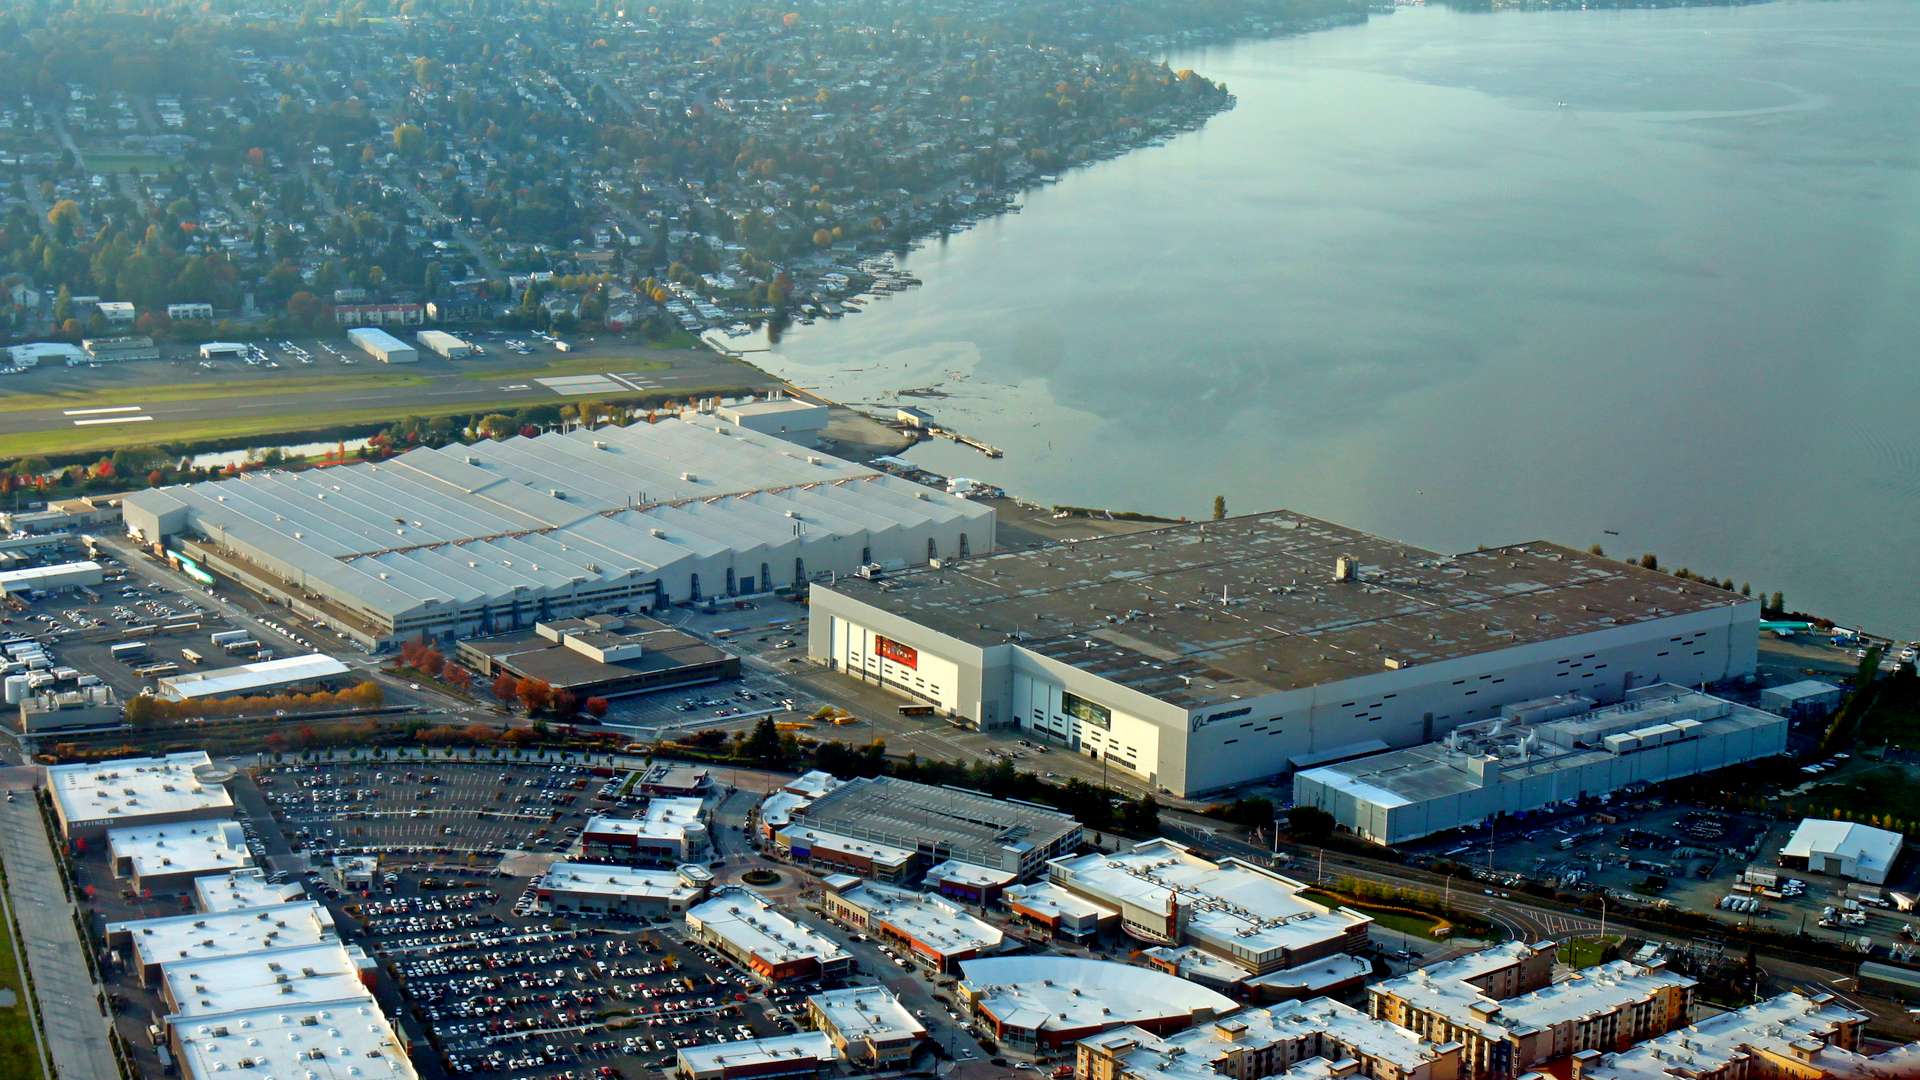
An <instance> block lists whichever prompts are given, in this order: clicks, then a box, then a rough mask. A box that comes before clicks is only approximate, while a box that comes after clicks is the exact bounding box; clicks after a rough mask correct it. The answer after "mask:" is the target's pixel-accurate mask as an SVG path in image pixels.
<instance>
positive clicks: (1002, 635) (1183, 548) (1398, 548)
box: [808, 511, 1760, 795]
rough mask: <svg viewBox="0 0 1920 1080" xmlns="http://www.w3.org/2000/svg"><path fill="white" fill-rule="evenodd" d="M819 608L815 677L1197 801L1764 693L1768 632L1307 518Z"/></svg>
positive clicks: (1235, 525) (1647, 595)
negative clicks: (1529, 726)
mask: <svg viewBox="0 0 1920 1080" xmlns="http://www.w3.org/2000/svg"><path fill="white" fill-rule="evenodd" d="M811 607H812V616H811V621H810V624H809V630H808V651H809V654H810V655H811V656H812V657H813V658H814V659H815V660H817V661H819V662H821V663H825V664H829V665H831V666H832V667H833V668H835V669H836V670H839V671H843V672H845V673H846V674H848V675H850V676H852V677H854V678H857V679H861V680H863V681H866V682H869V683H872V684H875V685H878V686H882V687H885V688H887V689H889V690H892V691H894V692H896V693H899V694H901V695H903V696H906V697H911V698H914V699H917V700H920V701H925V702H928V703H930V704H932V705H934V706H935V707H936V708H937V709H939V710H940V711H942V712H943V713H945V714H947V715H950V716H952V717H954V718H956V719H958V720H960V721H963V722H965V723H967V724H969V725H972V726H977V727H980V728H986V729H994V728H1010V727H1017V728H1020V729H1023V730H1025V731H1027V732H1030V733H1031V734H1032V735H1033V736H1034V737H1036V738H1040V739H1044V740H1047V741H1048V742H1051V743H1053V744H1056V745H1060V746H1064V747H1068V748H1071V749H1073V750H1074V751H1076V752H1079V753H1082V754H1087V755H1091V756H1094V757H1097V758H1099V759H1101V760H1102V761H1104V762H1107V763H1110V764H1111V766H1112V767H1114V768H1116V769H1120V770H1123V771H1124V772H1126V773H1128V774H1131V775H1134V776H1138V777H1141V778H1144V779H1146V780H1147V781H1149V782H1150V783H1153V784H1156V785H1158V786H1160V787H1162V788H1165V789H1166V790H1168V791H1170V792H1172V793H1174V794H1177V795H1192V794H1198V793H1202V792H1209V791H1216V790H1219V789H1222V788H1226V787H1230V786H1232V785H1234V784H1237V783H1243V782H1246V781H1249V780H1257V779H1260V778H1264V777H1269V776H1273V775H1275V774H1278V773H1283V772H1286V771H1289V770H1293V769H1304V768H1311V767H1312V766H1314V765H1316V764H1320V763H1323V762H1327V761H1334V760H1340V759H1344V758H1349V757H1354V756H1357V755H1359V754H1362V753H1368V752H1374V751H1379V750H1386V749H1389V748H1392V747H1403V746H1413V745H1417V744H1420V743H1424V742H1430V741H1432V740H1434V739H1436V738H1439V737H1440V736H1442V735H1445V734H1446V733H1447V732H1448V731H1450V730H1452V729H1453V728H1455V727H1458V726H1459V725H1461V724H1465V723H1469V722H1472V721H1476V720H1483V719H1487V718H1489V717H1493V716H1496V715H1498V712H1499V710H1500V707H1501V706H1503V705H1506V704H1509V703H1511V702H1515V701H1522V700H1526V699H1530V698H1539V697H1547V696H1550V695H1555V694H1569V693H1577V694H1583V695H1586V696H1588V697H1591V698H1593V699H1594V700H1595V701H1598V702H1614V701H1619V700H1620V699H1621V698H1622V697H1623V696H1624V695H1625V694H1626V693H1627V692H1628V691H1629V690H1634V689H1637V688H1640V687H1645V686H1649V685H1654V684H1658V683H1663V682H1670V683H1678V684H1681V685H1699V684H1701V683H1711V682H1718V681H1720V680H1723V679H1728V678H1734V677H1737V676H1740V675H1745V674H1749V673H1751V672H1752V671H1753V669H1754V664H1755V656H1756V645H1755V642H1756V639H1757V634H1758V624H1759V619H1760V605H1759V604H1758V602H1756V601H1753V600H1747V599H1743V598H1741V597H1739V596H1737V595H1732V594H1729V593H1727V592H1726V591H1724V590H1722V589H1718V588H1714V587H1712V586H1708V585H1703V584H1700V583H1697V582H1692V581H1687V580H1682V579H1678V578H1674V577H1672V576H1669V575H1666V574H1661V573H1657V572H1654V571H1650V570H1643V569H1640V568H1637V567H1634V566H1630V565H1623V564H1622V563H1620V562H1618V561H1616V560H1611V559H1606V558H1602V557H1598V556H1594V555H1587V554H1583V553H1580V552H1576V551H1571V550H1569V549H1567V548H1563V547H1560V546H1558V545H1554V544H1547V543H1531V544H1517V545H1512V546H1507V547H1499V548H1490V549H1485V550H1481V551H1474V552H1468V553H1465V554H1461V555H1439V554H1435V553H1433V552H1429V551H1422V550H1420V549H1418V548H1414V547H1411V546H1409V545H1406V544H1401V543H1396V542H1394V541H1390V540H1384V539H1381V538H1379V537H1374V536H1369V535H1367V534H1365V533H1361V532H1357V531H1355V530H1352V529H1348V528H1343V527H1341V526H1338V525H1333V524H1330V523H1328V522H1324V521H1318V520H1315V519H1313V518H1308V517H1304V516H1302V515H1299V514H1294V513H1290V512H1286V511H1277V512H1274V513H1267V514H1257V515H1252V516H1249V517H1241V518H1232V519H1228V520H1225V521H1216V522H1211V523H1206V524H1195V525H1178V526H1172V527H1169V528H1165V529H1159V530H1154V531H1149V532H1141V533H1134V534H1131V535H1125V536H1111V537H1101V538H1096V539H1089V540H1082V541H1080V542H1078V543H1074V544H1070V545H1053V546H1047V547H1042V548H1038V549H1035V550H1029V551H1017V552H1003V553H999V554H995V555H992V556H988V557H986V558H976V559H972V560H968V561H966V562H965V563H963V564H960V565H957V566H944V565H943V566H941V567H937V568H934V567H929V568H926V569H921V570H914V571H910V572H905V573H898V574H893V573H889V574H882V575H877V576H873V577H868V578H859V579H843V580H840V581H838V582H834V583H831V584H825V583H819V582H816V583H815V584H814V586H813V599H812V605H811Z"/></svg>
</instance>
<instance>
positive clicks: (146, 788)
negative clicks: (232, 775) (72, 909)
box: [47, 750, 233, 840]
mask: <svg viewBox="0 0 1920 1080" xmlns="http://www.w3.org/2000/svg"><path fill="white" fill-rule="evenodd" d="M212 769H213V761H212V759H211V758H209V757H208V756H207V752H206V751H205V750H189V751H184V752H181V753H178V754H168V755H167V756H165V757H144V758H119V759H117V760H113V761H88V762H80V763H77V764H73V765H49V766H48V767H47V790H48V791H49V792H50V793H51V794H52V796H53V813H54V816H55V817H56V818H58V819H59V822H60V832H61V835H63V836H64V837H65V838H66V839H68V840H75V839H81V840H84V839H90V838H94V837H99V836H101V835H103V834H104V833H105V832H106V831H107V830H108V829H111V828H120V827H123V826H127V825H159V824H164V823H167V822H172V821H204V820H210V819H226V818H230V817H232V816H233V797H232V796H231V795H229V794H227V789H226V787H225V785H223V784H220V783H216V782H213V781H211V780H208V781H203V780H202V779H201V775H202V773H204V772H209V771H210V770H212Z"/></svg>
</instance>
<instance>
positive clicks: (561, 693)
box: [553, 689, 580, 720]
mask: <svg viewBox="0 0 1920 1080" xmlns="http://www.w3.org/2000/svg"><path fill="white" fill-rule="evenodd" d="M579 711H580V698H579V696H578V695H577V694H575V693H574V692H573V691H571V690H567V689H560V690H555V691H554V692H553V715H555V716H558V717H560V718H561V719H562V720H565V719H567V718H568V717H571V716H573V715H574V714H575V713H577V712H579Z"/></svg>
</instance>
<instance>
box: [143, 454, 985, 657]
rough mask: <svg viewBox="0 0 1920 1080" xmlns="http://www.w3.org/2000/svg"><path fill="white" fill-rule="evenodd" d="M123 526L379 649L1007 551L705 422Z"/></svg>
mask: <svg viewBox="0 0 1920 1080" xmlns="http://www.w3.org/2000/svg"><path fill="white" fill-rule="evenodd" d="M124 514H125V520H126V526H127V531H128V532H129V533H130V534H131V535H133V536H134V537H136V538H138V539H139V540H141V541H142V542H144V543H147V544H155V545H158V544H168V545H172V546H173V547H174V548H177V549H178V550H180V551H182V552H183V553H185V554H186V555H188V556H189V557H190V558H192V559H194V560H195V561H196V562H198V563H199V564H200V565H202V566H204V567H206V568H207V569H208V570H210V571H213V572H216V573H220V574H224V575H225V576H227V577H229V578H232V579H234V580H236V581H239V582H240V583H242V584H243V585H245V586H247V587H248V588H251V589H253V590H255V591H257V592H261V593H264V594H266V595H269V596H272V597H274V598H276V599H281V600H284V601H286V602H287V603H289V604H291V605H292V606H293V608H294V609H295V610H296V611H298V612H300V613H301V614H302V615H303V616H305V617H308V618H316V619H323V620H325V621H327V622H328V623H329V624H331V625H333V626H334V627H336V628H338V629H340V630H342V631H344V632H346V633H348V634H349V635H351V636H352V637H353V638H354V639H356V640H358V641H360V642H361V643H362V644H365V645H368V646H370V647H376V648H377V647H380V646H383V645H388V644H391V643H393V642H394V641H397V640H399V639H402V638H408V637H415V636H419V635H422V634H426V635H445V634H456V635H468V634H476V633H491V632H500V631H506V630H514V629H520V628H523V627H531V626H532V625H534V624H535V623H536V622H545V621H552V620H554V619H560V618H566V617H569V616H574V615H582V616H584V615H594V614H600V613H604V612H609V611H621V610H646V609H648V608H651V607H654V606H657V605H659V604H664V603H677V602H683V601H688V600H699V599H702V598H703V597H721V596H736V595H742V594H750V593H756V592H765V591H771V590H773V589H775V588H785V587H793V586H801V585H804V584H805V583H806V582H808V581H809V580H811V579H813V578H816V577H826V576H828V575H831V574H839V575H852V574H855V573H858V572H861V570H862V568H863V567H869V566H880V567H900V568H904V567H908V566H911V565H914V564H920V563H926V562H927V561H928V560H929V559H934V558H941V557H945V558H954V557H961V556H966V555H968V554H970V553H974V552H985V551H989V550H991V549H992V548H993V543H994V512H993V509H992V508H991V507H988V506H985V505H982V504H980V503H974V502H969V501H967V500H965V499H962V498H958V497H956V496H952V495H948V494H945V493H943V492H938V491H934V490H933V489H931V488H927V487H923V486H921V485H919V484H914V483H910V482H908V481H906V480H902V479H899V478H898V477H894V476H889V475H887V474H885V473H882V472H877V471H875V470H873V469H868V468H865V467H863V466H859V465H854V464H852V463H850V462H846V461H842V460H840V459H838V458H834V457H829V456H827V455H825V454H821V453H817V452H812V451H808V450H804V449H802V448H800V447H798V446H795V445H794V444H792V443H790V442H786V441H784V440H782V439H779V438H776V437H774V436H771V435H763V434H759V433H757V432H753V431H747V430H744V429H741V428H736V427H734V426H732V425H730V424H724V423H722V422H720V421H717V420H714V419H711V418H709V417H691V418H685V419H672V420H664V421H661V422H660V423H657V424H635V425H633V426H631V427H624V428H622V427H602V428H597V429H591V430H589V429H577V430H574V431H570V432H565V433H553V434H548V435H541V436H538V437H535V438H530V439H529V438H519V437H515V438H511V439H507V440H504V441H501V442H480V443H475V444H473V445H470V446H450V447H447V448H445V449H432V448H426V447H422V448H420V449H416V450H412V451H409V452H407V453H405V454H402V455H400V456H399V457H396V458H394V459H392V460H390V461H384V462H379V463H377V464H366V465H354V466H347V467H340V468H332V469H312V470H307V471H304V472H286V471H278V470H276V471H269V472H256V473H249V474H246V475H244V476H240V477H236V478H234V479H230V480H218V481H209V482H205V483H199V484H185V485H176V486H171V487H163V488H154V489H152V490H148V491H141V492H137V493H135V494H132V495H129V496H128V497H127V500H126V503H125V507H124Z"/></svg>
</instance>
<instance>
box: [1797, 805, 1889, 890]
mask: <svg viewBox="0 0 1920 1080" xmlns="http://www.w3.org/2000/svg"><path fill="white" fill-rule="evenodd" d="M1902 843H1904V840H1903V839H1902V838H1901V836H1900V834H1899V833H1897V832H1889V831H1887V830H1886V829H1876V828H1873V827H1872V826H1870V825H1862V824H1860V823H1859V822H1855V821H1829V820H1826V819H1824V818H1807V819H1806V820H1804V821H1802V822H1801V823H1800V827H1799V828H1797V829H1795V830H1793V836H1792V837H1791V838H1789V839H1788V840H1787V846H1786V847H1783V848H1781V849H1780V854H1782V855H1790V856H1798V857H1800V858H1802V859H1809V858H1814V857H1816V856H1819V855H1840V856H1844V857H1845V858H1848V859H1852V860H1853V861H1854V862H1855V863H1856V864H1858V865H1859V867H1860V869H1861V870H1862V871H1873V872H1877V873H1878V874H1879V875H1881V876H1884V875H1885V874H1886V872H1887V871H1888V870H1890V869H1892V867H1893V860H1894V859H1895V858H1896V857H1897V856H1898V855H1899V854H1900V845H1901V844H1902ZM1813 869H1815V870H1818V869H1819V867H1818V866H1817V865H1816V866H1814V867H1813ZM1863 876H1865V875H1864V874H1863Z"/></svg>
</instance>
